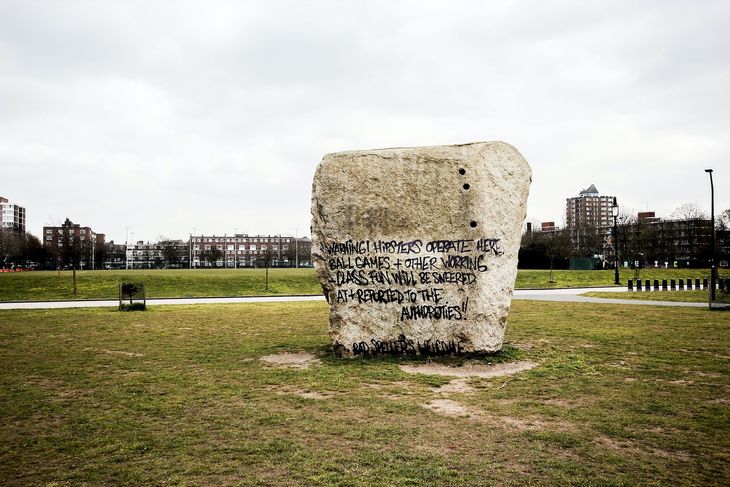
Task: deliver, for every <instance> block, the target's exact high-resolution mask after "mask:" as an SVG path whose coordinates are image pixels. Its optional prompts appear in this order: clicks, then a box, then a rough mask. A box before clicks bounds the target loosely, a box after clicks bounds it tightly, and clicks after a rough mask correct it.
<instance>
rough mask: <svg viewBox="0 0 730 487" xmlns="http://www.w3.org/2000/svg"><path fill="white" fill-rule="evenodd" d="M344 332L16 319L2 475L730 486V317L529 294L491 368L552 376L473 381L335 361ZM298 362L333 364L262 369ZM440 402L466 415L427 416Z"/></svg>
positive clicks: (162, 309) (32, 314) (311, 325)
mask: <svg viewBox="0 0 730 487" xmlns="http://www.w3.org/2000/svg"><path fill="white" fill-rule="evenodd" d="M326 323H327V307H326V305H325V304H324V303H314V302H310V303H286V304H242V305H207V306H157V307H153V308H151V309H150V310H149V311H147V312H137V313H120V312H115V311H111V310H105V309H69V310H54V311H3V312H0V347H2V356H3V367H2V369H1V370H0V385H1V387H2V391H3V393H2V395H0V419H1V421H0V434H1V437H2V438H3V441H2V442H0V484H3V485H160V484H174V485H179V484H185V485H231V484H237V485H277V486H278V485H490V484H495V483H496V484H500V485H525V484H542V485H719V484H724V483H726V482H727V479H728V478H729V477H730V454H728V452H729V451H730V435H729V434H728V433H730V426H729V425H730V355H728V354H729V352H728V350H730V326H729V325H730V323H729V322H728V318H727V314H726V313H712V312H709V311H706V310H704V309H681V308H659V307H644V306H642V307H630V306H628V307H626V306H616V305H587V304H578V303H539V304H538V303H534V302H523V301H517V302H514V303H513V309H512V313H511V316H510V323H509V327H508V332H507V338H506V339H507V342H508V343H507V346H506V348H505V351H504V352H502V353H500V354H498V355H496V356H494V357H491V358H489V359H487V360H485V361H489V360H491V361H505V360H515V359H529V360H533V361H536V362H538V363H539V366H538V367H537V368H535V369H532V370H531V371H527V372H523V373H521V374H518V375H515V376H511V377H509V378H505V377H501V378H494V379H470V380H469V381H468V383H467V384H466V386H468V387H466V388H464V387H462V388H454V387H452V386H453V385H454V384H448V382H449V379H447V378H444V377H437V376H422V375H409V374H406V373H404V372H402V371H401V370H400V369H399V367H398V366H399V364H400V363H403V362H406V361H408V362H413V361H415V362H420V361H419V360H415V359H410V360H407V359H397V358H391V359H368V360H354V361H350V360H341V359H337V358H334V357H332V356H330V355H329V354H328V344H329V341H328V338H327V325H326ZM282 351H305V352H312V353H314V354H317V355H318V356H319V360H320V362H319V363H318V364H313V365H312V366H311V367H309V368H307V369H298V370H297V369H281V368H277V367H274V366H271V365H267V364H265V363H263V362H262V361H261V360H260V358H261V357H262V356H266V355H269V354H274V353H278V352H282ZM447 362H451V363H456V364H457V365H458V363H459V360H455V359H451V360H450V361H447ZM463 385H464V384H462V386H463ZM438 400H442V401H444V400H448V401H453V402H454V403H458V405H460V406H462V407H463V408H464V409H465V410H466V411H467V412H468V415H466V416H449V415H445V414H441V413H437V412H434V411H432V410H429V409H427V408H426V407H425V406H426V405H429V404H433V403H434V401H438Z"/></svg>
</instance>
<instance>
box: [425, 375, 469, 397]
mask: <svg viewBox="0 0 730 487" xmlns="http://www.w3.org/2000/svg"><path fill="white" fill-rule="evenodd" d="M430 390H431V392H435V393H437V394H452V393H457V394H468V393H470V392H474V391H475V389H474V388H473V387H472V386H470V385H469V384H467V379H466V378H463V379H454V380H452V381H451V382H449V383H448V384H444V385H442V386H441V387H432V388H431V389H430Z"/></svg>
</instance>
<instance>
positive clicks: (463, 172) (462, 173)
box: [459, 167, 466, 176]
mask: <svg viewBox="0 0 730 487" xmlns="http://www.w3.org/2000/svg"><path fill="white" fill-rule="evenodd" d="M459 174H461V175H462V176H463V175H464V174H466V169H464V168H463V167H462V168H461V169H459Z"/></svg>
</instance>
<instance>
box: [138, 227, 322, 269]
mask: <svg viewBox="0 0 730 487" xmlns="http://www.w3.org/2000/svg"><path fill="white" fill-rule="evenodd" d="M311 251H312V242H311V240H310V239H309V238H307V237H293V236H286V235H248V234H233V235H195V236H191V237H190V239H189V240H188V241H183V240H164V241H160V242H154V243H150V242H142V241H139V242H137V243H135V244H131V245H129V246H127V248H126V259H125V267H127V268H132V269H141V268H144V269H149V268H162V267H171V268H194V269H197V268H211V267H212V268H239V267H264V266H268V267H311V265H312V258H311Z"/></svg>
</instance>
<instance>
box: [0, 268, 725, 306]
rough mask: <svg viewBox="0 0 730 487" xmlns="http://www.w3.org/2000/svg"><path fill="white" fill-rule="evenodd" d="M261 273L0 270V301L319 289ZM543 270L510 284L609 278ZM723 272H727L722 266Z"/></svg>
mask: <svg viewBox="0 0 730 487" xmlns="http://www.w3.org/2000/svg"><path fill="white" fill-rule="evenodd" d="M725 272H726V271H725ZM264 274H265V271H264V269H218V270H213V269H211V270H188V269H183V270H129V271H125V270H122V271H80V272H77V283H78V284H77V286H78V292H77V294H76V295H74V294H72V289H73V285H72V279H71V271H63V272H61V273H60V276H59V274H58V273H57V272H55V271H38V272H35V271H34V272H15V273H13V272H11V273H0V301H28V300H33V301H45V300H65V299H114V298H116V297H117V285H118V283H119V282H120V281H122V280H133V281H142V282H144V283H145V284H146V285H147V293H148V296H149V297H152V298H170V297H202V296H258V295H277V294H278V295H282V294H320V293H321V287H320V286H319V283H318V282H317V278H316V276H315V274H314V269H271V270H269V290H268V291H267V290H266V289H265V288H266V286H265V278H264ZM549 274H550V272H549V271H547V270H520V271H519V272H518V273H517V281H516V283H515V286H516V287H517V288H518V289H525V288H541V289H542V288H564V287H586V286H612V285H613V281H614V274H613V271H611V270H607V271H554V274H553V280H554V282H550V279H549ZM705 275H709V271H708V270H702V269H690V270H676V269H662V270H646V269H645V270H642V272H641V278H642V279H671V278H680V277H681V278H683V279H686V278H687V277H702V276H705ZM633 276H634V273H633V271H631V270H622V274H621V282H622V283H623V284H625V283H626V279H628V278H630V277H631V278H633ZM726 277H730V273H727V272H726Z"/></svg>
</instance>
